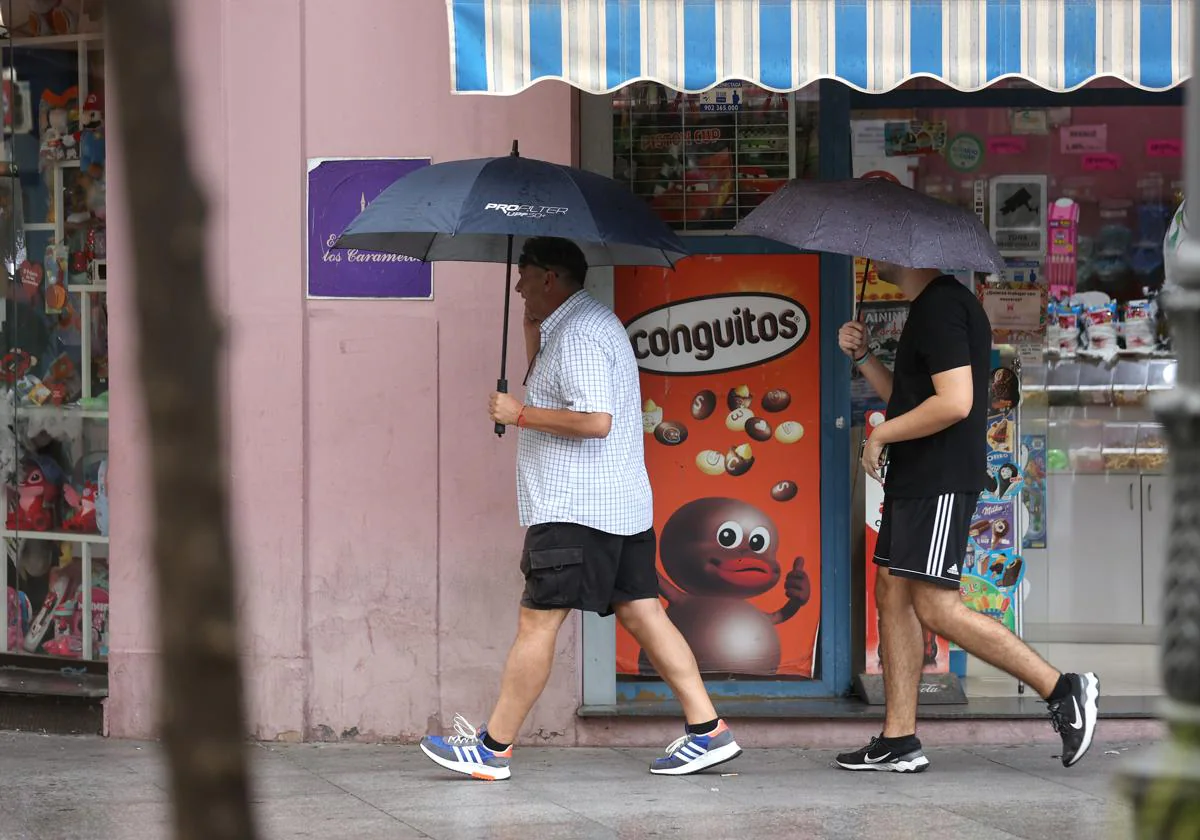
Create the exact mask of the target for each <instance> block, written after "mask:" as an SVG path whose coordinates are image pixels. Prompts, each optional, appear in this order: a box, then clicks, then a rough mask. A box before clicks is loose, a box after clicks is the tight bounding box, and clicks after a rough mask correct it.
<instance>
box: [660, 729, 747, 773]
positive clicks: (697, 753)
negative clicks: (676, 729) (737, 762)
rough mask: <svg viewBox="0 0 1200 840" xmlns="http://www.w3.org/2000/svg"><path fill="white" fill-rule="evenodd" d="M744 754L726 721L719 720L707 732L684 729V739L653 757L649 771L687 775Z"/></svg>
mask: <svg viewBox="0 0 1200 840" xmlns="http://www.w3.org/2000/svg"><path fill="white" fill-rule="evenodd" d="M741 754H742V748H741V747H739V746H738V744H737V741H735V740H733V733H732V732H731V731H729V727H728V726H726V725H725V721H723V720H719V721H717V728H716V729H714V730H713V731H712V732H710V733H708V734H707V735H693V734H692V733H690V732H685V733H684V736H683V737H682V738H679V739H678V740H676V741H675V742H674V743H673V744H671V746H669V747H667V754H666V755H665V756H664V757H662V758H656V759H654V763H653V764H651V765H650V772H651V773H656V774H658V775H660V776H686V775H688V774H689V773H698V772H700V771H701V770H705V769H707V768H709V767H716V766H717V765H718V764H724V763H725V762H726V761H733V760H734V759H735V758H737V757H738V756H739V755H741Z"/></svg>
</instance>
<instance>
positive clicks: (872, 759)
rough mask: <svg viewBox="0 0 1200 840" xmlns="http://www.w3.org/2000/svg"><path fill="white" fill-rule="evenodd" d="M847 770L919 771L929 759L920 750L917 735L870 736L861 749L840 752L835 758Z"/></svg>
mask: <svg viewBox="0 0 1200 840" xmlns="http://www.w3.org/2000/svg"><path fill="white" fill-rule="evenodd" d="M836 761H837V765H838V766H839V767H844V768H845V769H847V770H889V771H891V772H893V773H921V772H924V771H925V770H926V769H928V768H929V759H928V758H926V757H925V753H923V752H921V741H920V740H919V739H918V738H917V736H915V735H913V736H911V737H908V738H905V739H903V740H898V741H886V742H885V741H884V740H883V739H882V738H872V739H871V743H869V744H867V745H866V746H865V747H863V748H862V749H861V750H855V751H854V752H848V753H842V754H841V755H839V756H838V757H837V759H836Z"/></svg>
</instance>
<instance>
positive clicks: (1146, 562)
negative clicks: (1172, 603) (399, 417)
mask: <svg viewBox="0 0 1200 840" xmlns="http://www.w3.org/2000/svg"><path fill="white" fill-rule="evenodd" d="M1141 481H1142V613H1143V622H1144V623H1145V624H1150V625H1153V626H1156V627H1159V626H1162V599H1163V587H1164V585H1165V584H1164V580H1165V578H1166V566H1167V532H1168V530H1169V529H1170V527H1171V481H1170V478H1169V477H1168V476H1165V475H1143V476H1142V478H1141Z"/></svg>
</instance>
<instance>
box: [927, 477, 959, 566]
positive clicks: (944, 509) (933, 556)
mask: <svg viewBox="0 0 1200 840" xmlns="http://www.w3.org/2000/svg"><path fill="white" fill-rule="evenodd" d="M953 513H954V494H953V493H943V494H942V495H941V496H938V502H937V515H936V516H935V517H934V520H933V535H932V537H931V538H930V540H929V554H928V555H927V556H926V558H925V574H927V575H929V576H930V577H938V578H940V577H941V576H942V572H943V571H944V570H945V567H946V543H947V542H948V541H949V539H950V526H951V523H952V522H953V521H954V517H953Z"/></svg>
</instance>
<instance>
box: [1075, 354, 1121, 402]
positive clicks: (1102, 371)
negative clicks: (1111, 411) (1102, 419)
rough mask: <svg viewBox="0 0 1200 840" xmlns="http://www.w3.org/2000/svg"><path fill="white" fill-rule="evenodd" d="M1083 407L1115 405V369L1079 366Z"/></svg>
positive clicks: (1099, 366) (1092, 365)
mask: <svg viewBox="0 0 1200 840" xmlns="http://www.w3.org/2000/svg"><path fill="white" fill-rule="evenodd" d="M1079 402H1080V404H1081V405H1112V404H1113V368H1110V367H1107V366H1106V365H1098V364H1081V365H1079Z"/></svg>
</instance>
